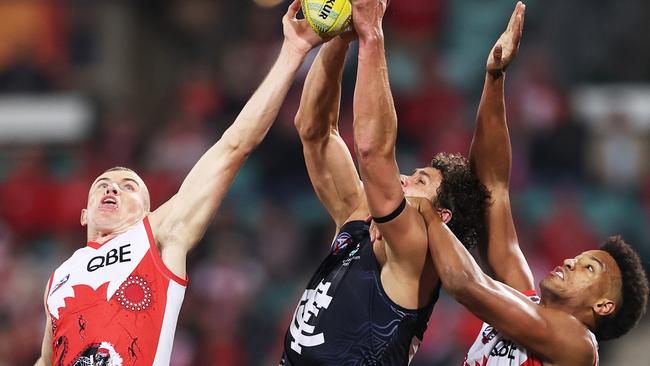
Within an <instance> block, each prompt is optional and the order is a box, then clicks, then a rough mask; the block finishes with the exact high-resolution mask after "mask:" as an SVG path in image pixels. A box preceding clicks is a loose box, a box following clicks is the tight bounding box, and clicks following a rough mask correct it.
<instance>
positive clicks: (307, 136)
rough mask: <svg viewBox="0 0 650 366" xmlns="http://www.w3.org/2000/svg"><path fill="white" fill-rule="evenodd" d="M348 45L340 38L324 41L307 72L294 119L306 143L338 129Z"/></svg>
mask: <svg viewBox="0 0 650 366" xmlns="http://www.w3.org/2000/svg"><path fill="white" fill-rule="evenodd" d="M348 45H349V44H348V42H347V41H345V40H343V39H341V38H340V37H336V38H334V39H332V40H331V41H329V42H327V43H325V44H324V45H323V46H322V47H321V49H320V51H319V52H318V55H317V56H316V60H314V63H313V64H312V66H311V68H310V70H309V73H308V74H307V79H306V80H305V85H304V87H303V91H302V97H301V100H300V108H298V113H297V114H296V118H295V121H294V122H295V125H296V129H297V130H298V133H299V135H300V138H301V140H302V141H303V143H309V142H312V141H322V140H324V139H326V138H328V136H329V134H330V131H331V129H332V128H336V125H337V122H338V116H339V109H340V100H341V80H342V78H343V66H344V63H345V55H346V53H347V50H348Z"/></svg>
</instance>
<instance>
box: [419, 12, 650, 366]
mask: <svg viewBox="0 0 650 366" xmlns="http://www.w3.org/2000/svg"><path fill="white" fill-rule="evenodd" d="M524 11H525V6H524V5H523V4H522V3H521V2H519V3H517V6H516V8H515V10H514V12H513V14H512V17H511V19H510V23H509V24H508V28H507V29H506V31H505V32H504V33H503V35H502V36H501V37H500V38H499V40H498V41H497V43H496V45H495V47H494V48H493V49H492V51H490V55H489V57H488V62H487V74H486V79H485V86H484V89H483V96H482V98H481V103H480V106H479V112H478V117H477V120H478V121H477V127H476V131H475V134H474V140H473V142H472V147H471V150H470V161H471V162H472V163H473V166H474V169H475V170H476V173H477V175H478V177H479V178H480V180H481V182H482V183H483V184H485V185H486V186H487V188H488V189H489V190H490V193H491V200H492V202H491V206H490V207H489V208H488V211H487V216H486V220H487V227H488V233H487V237H488V247H487V248H485V249H487V250H485V251H484V252H486V254H487V258H486V259H487V262H488V263H489V264H490V266H491V267H492V272H493V274H494V278H495V279H493V278H491V277H489V276H488V275H486V274H484V273H483V272H482V271H481V269H480V267H479V266H478V265H477V263H476V261H475V260H474V259H473V257H472V256H471V255H470V254H469V252H468V251H467V250H466V249H465V247H463V245H462V244H461V243H460V242H459V241H458V240H457V239H456V237H455V236H454V235H453V233H452V232H451V231H450V230H449V229H448V228H447V226H446V225H445V224H444V222H443V221H442V219H441V214H440V213H439V212H437V211H436V210H435V209H434V208H432V207H431V204H430V202H428V201H425V200H417V199H414V201H416V200H417V202H419V210H420V212H421V213H422V215H423V216H424V218H425V221H426V222H427V231H428V236H429V250H430V253H431V257H432V259H433V262H434V265H435V266H436V268H437V269H438V274H439V276H440V280H441V281H442V283H443V286H444V288H445V289H446V290H447V292H448V293H450V294H451V295H452V296H453V297H454V298H455V299H456V300H457V301H458V302H460V303H461V304H463V305H464V306H465V307H467V308H468V309H469V310H470V311H472V312H473V313H474V314H476V315H477V316H478V317H479V318H481V319H482V320H483V321H485V324H484V325H483V327H482V328H481V331H480V333H479V334H478V337H477V339H476V341H475V343H474V344H473V345H472V347H471V348H470V350H469V352H468V354H467V357H466V358H465V361H464V362H463V365H464V366H506V365H508V366H524V365H525V366H533V365H535V366H541V365H546V366H549V365H555V366H594V365H597V364H598V343H597V340H608V339H612V338H617V337H620V336H621V335H623V334H625V333H626V332H627V331H628V330H630V329H631V328H632V327H633V326H634V325H635V324H636V323H637V321H638V320H639V318H640V317H641V316H642V315H643V313H644V312H645V308H646V303H647V297H648V280H647V278H646V275H645V273H644V271H643V267H642V266H641V263H640V260H639V257H638V255H637V254H636V253H635V252H634V251H633V250H632V248H631V247H630V246H629V245H627V244H626V243H625V242H624V241H623V240H622V239H621V238H620V237H611V238H609V239H608V240H607V242H606V243H605V244H604V245H603V246H601V247H600V249H598V250H590V251H587V252H584V253H581V254H579V255H578V256H576V257H575V258H570V259H566V260H565V261H564V264H563V265H562V266H558V267H556V268H555V269H554V270H553V271H551V272H550V273H549V274H548V275H547V276H546V277H545V278H544V279H543V280H542V281H541V283H540V289H541V294H540V295H541V296H540V297H537V295H536V294H535V292H534V291H533V289H534V282H533V278H532V274H531V271H530V268H529V267H528V264H527V263H526V259H525V258H524V256H523V254H522V252H521V250H520V248H519V243H518V240H517V235H516V232H515V227H514V223H513V219H512V213H511V207H510V198H509V193H508V187H509V180H510V168H511V148H510V140H509V136H508V128H507V125H506V117H505V107H504V97H503V88H504V78H505V68H506V67H507V66H508V64H509V63H510V61H511V60H512V58H513V57H514V56H515V54H516V52H517V50H518V48H519V40H520V38H521V32H522V28H523V23H524Z"/></svg>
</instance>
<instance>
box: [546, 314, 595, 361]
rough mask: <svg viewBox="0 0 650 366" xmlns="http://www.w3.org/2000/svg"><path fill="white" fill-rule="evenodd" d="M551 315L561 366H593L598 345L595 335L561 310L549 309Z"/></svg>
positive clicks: (553, 335)
mask: <svg viewBox="0 0 650 366" xmlns="http://www.w3.org/2000/svg"><path fill="white" fill-rule="evenodd" d="M547 312H548V314H549V315H550V324H549V325H550V328H551V329H552V332H551V335H550V336H551V337H552V338H553V340H554V342H553V343H555V344H557V345H558V346H557V347H556V352H557V353H556V354H557V356H558V358H559V359H560V360H559V361H560V362H556V363H557V364H560V365H578V366H581V365H584V366H593V365H594V360H595V359H596V357H597V356H596V355H597V354H598V345H597V343H596V341H595V338H594V336H593V333H592V332H591V331H590V330H589V328H587V327H586V326H585V325H584V323H582V322H581V321H580V320H578V319H577V318H576V317H574V316H573V315H571V314H568V313H566V312H564V311H561V310H556V309H547Z"/></svg>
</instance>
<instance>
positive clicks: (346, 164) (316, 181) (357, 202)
mask: <svg viewBox="0 0 650 366" xmlns="http://www.w3.org/2000/svg"><path fill="white" fill-rule="evenodd" d="M303 152H304V156H305V163H306V165H307V172H308V173H309V179H310V180H311V182H312V185H313V186H314V190H315V191H316V195H317V196H318V198H319V199H320V201H321V202H322V203H323V206H325V209H326V210H327V211H328V212H329V214H330V216H332V219H333V220H334V221H335V222H336V225H337V226H338V227H340V226H341V225H343V224H344V223H345V222H347V221H350V220H356V219H361V220H362V219H365V218H366V216H367V214H368V209H367V205H366V198H365V196H364V194H363V187H362V186H361V181H360V180H359V175H358V174H357V171H356V168H355V166H354V161H353V160H352V156H351V155H350V151H349V150H348V148H347V146H346V145H345V143H344V142H343V140H342V139H341V137H340V136H338V134H336V133H335V132H334V131H333V132H331V133H330V136H329V138H328V139H327V140H326V141H323V142H319V143H312V142H306V141H305V142H303Z"/></svg>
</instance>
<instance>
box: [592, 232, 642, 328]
mask: <svg viewBox="0 0 650 366" xmlns="http://www.w3.org/2000/svg"><path fill="white" fill-rule="evenodd" d="M600 250H603V251H605V252H607V253H608V254H609V255H611V256H612V258H614V260H615V261H616V264H617V265H618V268H619V270H620V271H621V293H622V304H616V305H617V307H618V308H617V310H615V311H614V313H613V314H610V315H609V316H605V317H601V318H600V319H597V323H596V332H595V333H596V338H597V339H598V340H603V341H606V340H609V339H615V338H618V337H620V336H622V335H624V334H625V333H627V332H628V331H629V330H630V329H632V328H633V327H634V326H635V325H636V324H637V323H638V322H639V319H641V317H642V316H643V314H645V312H646V305H647V303H648V278H647V277H646V273H645V271H644V270H643V266H642V265H641V259H639V255H638V254H637V253H636V252H635V251H634V249H632V247H631V246H630V245H628V244H627V243H626V242H625V241H624V240H623V238H621V236H620V235H616V236H612V237H610V238H609V239H607V241H606V242H605V243H604V244H603V245H602V246H601V247H600Z"/></svg>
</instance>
